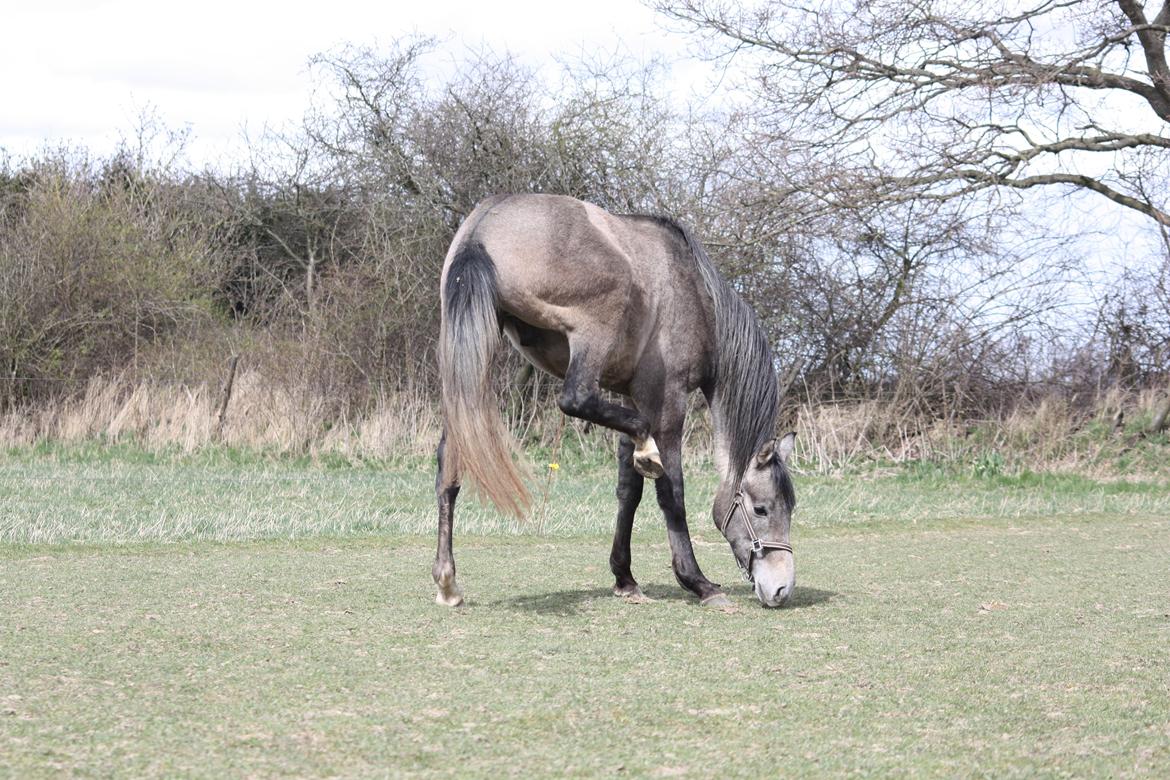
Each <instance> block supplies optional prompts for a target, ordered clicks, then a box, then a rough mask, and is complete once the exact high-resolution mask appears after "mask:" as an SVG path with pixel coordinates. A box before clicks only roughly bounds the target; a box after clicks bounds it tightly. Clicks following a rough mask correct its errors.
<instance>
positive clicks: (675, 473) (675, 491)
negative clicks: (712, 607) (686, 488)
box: [654, 437, 722, 601]
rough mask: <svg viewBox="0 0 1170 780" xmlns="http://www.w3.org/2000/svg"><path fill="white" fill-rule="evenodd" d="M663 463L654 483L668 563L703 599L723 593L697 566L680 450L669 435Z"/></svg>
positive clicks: (685, 586) (663, 448) (664, 449)
mask: <svg viewBox="0 0 1170 780" xmlns="http://www.w3.org/2000/svg"><path fill="white" fill-rule="evenodd" d="M660 446H661V447H662V465H663V467H664V469H665V471H666V473H665V475H664V476H663V477H662V478H661V479H659V480H658V481H657V482H655V483H654V487H655V489H656V491H657V493H658V505H659V506H660V507H661V508H662V514H663V515H664V516H665V518H666V532H667V538H668V540H669V541H670V564H671V568H673V569H674V576H675V579H677V580H678V582H679V584H680V585H682V586H683V587H684V588H686V589H687V590H689V591H691V592H692V593H694V594H695V595H697V596H698V597H699V598H700V599H702V600H704V601H706V600H707V599H710V598H712V597H714V596H720V595H722V591H721V590H720V589H719V586H718V585H717V584H715V583H713V582H711V581H710V580H708V579H707V578H706V577H705V576H703V572H702V570H701V569H699V562H698V560H696V559H695V550H694V547H692V546H691V534H690V530H689V529H688V528H687V512H686V504H685V502H684V497H683V479H682V453H681V447H680V442H678V440H677V439H676V438H675V437H671V441H670V442H669V443H663V444H661V445H660Z"/></svg>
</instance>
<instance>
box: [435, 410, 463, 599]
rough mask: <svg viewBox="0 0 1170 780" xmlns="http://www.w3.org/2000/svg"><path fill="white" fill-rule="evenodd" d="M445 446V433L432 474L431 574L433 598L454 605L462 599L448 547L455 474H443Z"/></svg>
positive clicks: (452, 555) (455, 487) (453, 559)
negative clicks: (434, 529)
mask: <svg viewBox="0 0 1170 780" xmlns="http://www.w3.org/2000/svg"><path fill="white" fill-rule="evenodd" d="M446 446H447V434H446V432H445V431H444V433H443V437H442V438H441V439H439V451H438V453H437V455H436V458H435V459H436V461H438V466H439V473H438V476H436V477H435V498H436V499H437V501H438V504H439V547H438V550H437V551H436V552H435V564H434V566H432V567H431V576H432V577H434V579H435V587H436V588H438V593H436V594H435V601H437V602H438V603H440V604H444V605H446V606H448V607H457V606H459V605H460V604H462V603H463V591H462V590H461V589H460V587H459V585H458V584H457V583H456V582H455V554H454V553H453V552H452V550H451V525H452V523H453V521H454V519H455V498H456V497H457V496H458V495H459V478H458V476H457V475H450V476H448V478H447V479H446V480H444V478H443V451H444V450H445V449H446Z"/></svg>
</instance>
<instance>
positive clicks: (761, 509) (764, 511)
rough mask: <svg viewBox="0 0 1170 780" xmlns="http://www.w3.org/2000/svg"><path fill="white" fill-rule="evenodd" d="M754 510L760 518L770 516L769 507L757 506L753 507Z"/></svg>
mask: <svg viewBox="0 0 1170 780" xmlns="http://www.w3.org/2000/svg"><path fill="white" fill-rule="evenodd" d="M752 509H753V510H754V511H755V513H756V514H757V515H759V516H760V517H767V516H768V507H766V506H758V505H757V506H753V507H752Z"/></svg>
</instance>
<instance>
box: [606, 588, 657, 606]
mask: <svg viewBox="0 0 1170 780" xmlns="http://www.w3.org/2000/svg"><path fill="white" fill-rule="evenodd" d="M613 595H615V596H617V597H618V598H620V599H622V600H623V601H627V602H629V603H630V604H648V603H650V602H651V601H653V600H654V599H652V598H650V597H649V596H647V595H646V594H645V593H643V592H642V589H641V588H639V587H638V586H637V585H624V586H621V585H614V586H613Z"/></svg>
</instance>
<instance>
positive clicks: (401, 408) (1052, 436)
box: [0, 369, 1165, 474]
mask: <svg viewBox="0 0 1170 780" xmlns="http://www.w3.org/2000/svg"><path fill="white" fill-rule="evenodd" d="M219 392H220V391H219V388H218V387H215V386H210V385H208V384H199V385H195V386H187V385H182V384H177V383H161V382H143V383H138V384H132V383H128V382H126V381H123V380H119V379H113V378H96V379H93V380H92V381H90V383H89V385H88V386H87V388H86V390H85V392H84V393H83V394H81V395H80V396H78V397H76V398H74V399H71V400H68V401H63V402H60V403H57V404H55V405H51V406H45V407H37V408H29V409H24V410H16V411H10V412H8V413H6V414H4V415H2V416H0V446H27V445H31V444H34V443H36V442H38V441H55V442H67V443H78V442H83V441H88V440H93V439H105V440H108V441H120V442H134V443H136V444H138V445H140V446H143V447H145V448H147V449H149V450H153V451H158V450H162V449H177V450H179V451H182V452H191V451H194V450H197V449H199V448H201V447H205V446H207V445H209V444H212V443H214V440H215V421H216V413H217V410H218V405H219ZM1164 397H1165V396H1164V394H1162V393H1159V392H1156V391H1145V392H1142V393H1140V394H1132V393H1124V392H1121V391H1116V390H1115V391H1110V392H1109V393H1106V394H1104V395H1103V396H1102V397H1101V399H1100V400H1099V402H1098V403H1097V404H1095V405H1094V406H1093V407H1092V408H1091V409H1090V410H1088V411H1085V410H1077V409H1074V408H1073V407H1072V406H1071V405H1070V404H1069V403H1068V402H1067V401H1064V400H1062V399H1058V398H1049V399H1044V400H1042V401H1040V402H1038V403H1036V404H1034V405H1030V406H1021V407H1019V408H1017V409H1015V410H1014V411H1012V412H1011V413H1010V414H1008V415H1006V416H1004V417H1003V418H1000V419H995V420H979V421H970V420H968V421H947V420H923V419H921V418H915V417H912V416H909V415H907V414H905V413H904V412H902V411H900V410H898V409H896V408H894V407H893V406H891V405H890V404H884V403H880V402H872V401H871V402H861V403H853V404H847V405H846V404H820V405H809V404H804V405H801V406H800V407H798V408H796V409H795V410H794V412H793V414H792V415H790V417H789V419H791V420H793V421H794V423H795V425H794V427H795V428H796V430H797V431H798V434H799V437H798V440H797V456H796V457H797V465H798V468H799V469H800V470H802V471H805V472H814V473H821V474H832V473H839V472H842V471H845V470H851V469H856V468H857V467H859V466H862V465H864V464H866V463H875V464H898V463H906V462H913V461H931V462H941V463H968V464H969V463H972V462H974V461H975V460H977V459H979V458H981V457H987V456H988V454H989V453H994V456H993V457H996V458H1001V459H1002V461H1003V463H1004V465H1005V467H1007V468H1009V469H1011V468H1018V467H1027V468H1031V469H1045V470H1054V471H1081V472H1091V473H1097V474H1101V473H1105V472H1107V471H1108V469H1109V465H1108V460H1109V459H1108V458H1107V457H1103V455H1107V454H1108V453H1110V452H1122V451H1124V450H1125V449H1126V448H1127V447H1128V446H1130V445H1129V442H1132V439H1133V429H1134V426H1135V425H1138V426H1140V425H1141V424H1142V422H1143V421H1147V420H1149V419H1150V418H1151V417H1152V416H1153V413H1154V409H1155V408H1156V406H1157V405H1158V404H1159V403H1162V399H1163V398H1164ZM698 406H700V405H699V404H696V408H695V409H693V410H692V411H693V412H694V413H692V414H691V416H690V418H689V421H688V427H687V450H688V456H689V458H698V459H703V458H705V457H707V455H708V453H709V448H710V441H711V436H710V425H709V421H708V418H707V416H706V415H705V414H702V413H701V412H700V411H699V409H698ZM1119 412H1120V413H1121V415H1122V421H1123V423H1124V425H1123V426H1122V427H1118V426H1117V425H1116V423H1117V420H1118V414H1119ZM511 420H512V422H513V425H514V429H515V430H516V432H517V433H518V434H519V435H520V436H522V437H523V438H524V439H525V440H526V441H527V442H529V443H532V444H537V445H538V446H543V447H546V448H555V447H559V446H560V444H559V442H560V441H561V440H562V439H563V441H564V444H565V446H573V447H574V448H575V449H577V450H588V449H591V448H592V449H596V450H598V451H601V450H604V451H606V452H609V451H611V450H612V445H613V442H612V440H611V439H612V437H606V436H601V435H598V434H597V432H594V434H592V435H585V434H584V433H583V426H582V425H581V424H580V423H579V422H576V421H574V422H572V423H570V424H568V425H563V426H562V424H561V422H560V420H561V416H560V415H559V414H556V413H555V409H552V410H551V413H547V414H543V413H542V414H535V413H532V412H531V410H530V411H529V412H526V413H525V414H524V416H523V419H520V418H518V417H516V416H515V415H512V417H511ZM1126 421H1128V422H1126ZM1125 426H1128V428H1126V427H1125ZM440 430H441V422H440V420H439V417H438V412H437V408H436V406H435V404H433V403H432V402H431V401H430V400H429V399H427V398H425V397H423V396H422V395H421V394H414V395H411V394H398V395H386V396H382V397H380V398H378V399H377V400H376V401H375V402H374V403H372V404H370V405H369V407H368V408H366V409H364V410H361V411H349V412H345V411H342V412H338V411H336V405H335V404H332V403H331V399H330V398H328V397H326V396H324V395H323V394H321V393H320V392H314V391H313V390H312V389H310V388H308V387H289V386H288V385H287V383H279V382H270V381H268V380H267V379H266V377H265V376H264V375H263V374H262V373H261V372H260V371H258V370H256V369H250V370H245V371H243V372H242V373H241V374H240V375H239V377H238V378H237V380H236V383H235V390H234V392H233V395H232V398H231V403H230V405H229V408H228V413H227V416H226V420H225V424H224V427H223V431H222V437H221V442H220V443H222V444H224V445H227V446H230V447H237V448H242V449H247V450H254V451H265V452H272V453H281V454H287V453H291V454H309V455H320V454H326V453H337V454H341V455H345V456H347V457H379V458H382V457H393V456H425V457H429V456H430V455H432V454H433V453H434V447H435V445H436V443H437V442H438V440H439V434H440ZM1103 464H1104V465H1103ZM1155 468H1156V467H1155ZM1147 470H1148V469H1147Z"/></svg>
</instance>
